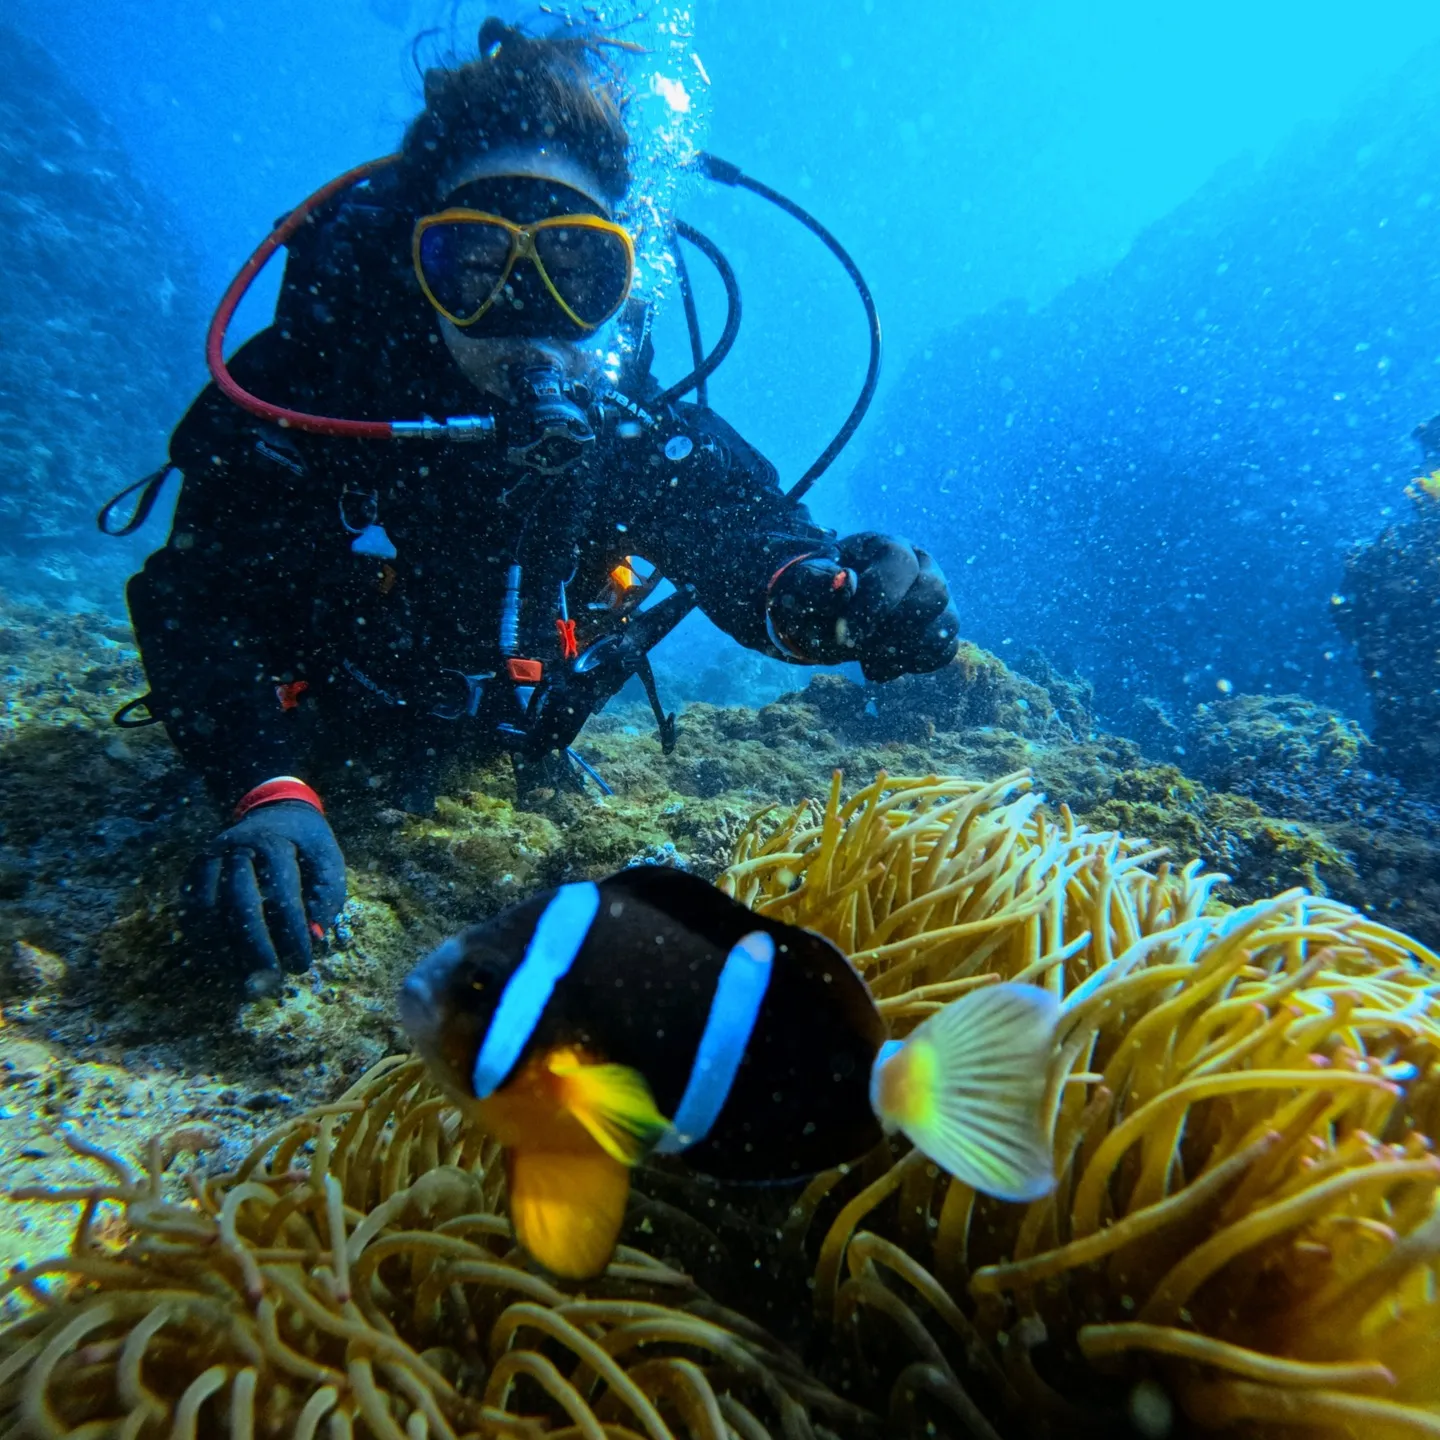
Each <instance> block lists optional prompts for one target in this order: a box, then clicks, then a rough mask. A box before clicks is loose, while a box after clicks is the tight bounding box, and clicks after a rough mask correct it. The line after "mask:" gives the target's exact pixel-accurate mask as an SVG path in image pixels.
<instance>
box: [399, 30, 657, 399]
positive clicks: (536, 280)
mask: <svg viewBox="0 0 1440 1440" xmlns="http://www.w3.org/2000/svg"><path fill="white" fill-rule="evenodd" d="M598 56H599V51H598V46H597V44H596V42H595V40H594V38H593V37H589V36H586V35H584V34H580V33H562V34H560V35H556V36H548V37H544V38H536V37H532V36H528V35H525V34H524V33H523V32H521V31H519V30H517V29H514V28H512V27H510V26H507V25H505V24H503V23H501V22H500V21H498V20H494V19H489V20H486V21H485V23H484V25H482V26H481V29H480V55H479V57H478V58H477V59H475V60H472V61H470V62H468V63H467V64H464V65H461V66H458V67H455V68H437V69H432V70H429V71H427V72H426V75H425V109H424V110H423V111H422V112H421V113H420V115H418V116H417V117H416V119H415V120H414V121H413V122H412V124H411V126H410V128H409V130H408V132H407V133H406V136H405V142H404V145H403V148H402V166H403V170H404V174H405V179H406V182H407V188H408V190H409V192H410V194H411V195H413V196H414V197H415V205H416V211H417V224H416V227H415V232H414V237H413V246H412V251H413V253H412V260H413V263H414V267H415V272H416V275H417V277H418V279H419V282H420V285H421V288H422V290H423V291H424V293H425V295H426V298H427V299H428V300H429V301H430V303H431V305H433V306H434V308H435V310H436V312H437V324H438V325H439V328H440V333H441V336H442V338H443V339H444V341H445V344H446V347H447V348H448V349H449V351H450V354H451V355H452V356H453V357H454V359H455V361H456V363H457V364H458V365H459V367H460V368H461V370H462V371H463V372H464V373H465V375H466V376H467V377H468V378H469V379H470V380H471V381H472V383H474V384H475V385H477V386H478V387H479V388H480V389H482V390H485V391H488V392H490V393H492V394H494V395H497V396H498V397H500V398H501V399H504V400H510V399H512V398H513V389H512V383H511V380H512V377H513V376H514V375H515V374H518V373H519V372H520V370H522V369H523V368H524V367H527V366H536V365H547V366H553V367H555V368H557V369H559V370H560V371H561V372H562V373H564V374H565V375H567V376H569V377H571V378H576V379H583V378H585V377H586V376H587V375H588V374H589V373H590V372H591V371H592V370H593V369H594V368H595V366H596V363H597V362H596V359H595V356H594V351H595V348H596V347H595V344H594V340H595V336H596V332H597V331H598V330H599V329H600V327H601V326H603V325H604V323H605V322H606V321H607V320H609V319H610V317H611V316H612V315H614V314H615V313H616V311H617V310H618V309H619V308H620V306H621V305H622V304H623V303H624V300H625V297H626V295H627V294H628V291H629V285H630V280H631V276H632V273H633V268H634V251H633V246H632V245H631V242H630V238H629V236H628V234H626V232H625V231H624V230H623V228H622V227H620V226H619V225H618V224H616V223H615V212H616V210H617V208H618V206H619V204H620V202H621V200H622V198H623V196H624V194H625V192H626V189H627V187H628V184H629V179H630V174H629V166H628V161H627V158H626V157H627V152H628V145H629V139H628V135H627V133H626V130H625V124H624V119H623V108H624V96H623V90H622V88H621V84H620V81H619V79H618V77H617V76H616V75H615V74H614V73H613V72H612V71H611V70H609V69H608V68H607V67H606V66H605V65H604V64H603V62H601V61H600V60H599V58H598Z"/></svg>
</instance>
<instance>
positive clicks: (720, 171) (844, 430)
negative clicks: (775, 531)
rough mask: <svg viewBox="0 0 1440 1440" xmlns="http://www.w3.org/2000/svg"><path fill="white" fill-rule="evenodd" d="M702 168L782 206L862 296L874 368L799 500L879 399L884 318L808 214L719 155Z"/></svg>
mask: <svg viewBox="0 0 1440 1440" xmlns="http://www.w3.org/2000/svg"><path fill="white" fill-rule="evenodd" d="M700 164H701V166H702V167H703V168H704V170H705V173H706V174H707V175H708V176H709V177H710V179H712V180H714V181H717V182H718V183H719V184H721V185H739V186H741V187H742V188H744V189H746V190H750V191H752V192H753V193H754V194H756V195H759V196H760V197H761V198H762V199H765V200H768V201H769V202H770V203H771V204H772V205H775V206H778V207H779V208H780V209H781V210H783V211H784V212H785V213H786V214H787V215H789V216H791V217H792V218H793V219H796V220H798V221H799V222H800V223H801V224H802V225H803V226H804V227H805V228H806V229H807V230H809V231H810V232H811V234H813V235H815V236H816V237H817V238H818V239H820V240H822V241H823V242H824V243H825V245H826V247H827V248H828V249H829V251H830V253H831V254H832V255H834V257H835V258H836V259H837V260H838V261H839V262H840V263H841V265H843V266H844V267H845V273H846V274H847V275H848V276H849V277H850V283H851V284H852V285H854V287H855V291H856V293H857V294H858V295H859V296H860V303H861V304H862V305H863V306H864V307H865V321H866V324H867V325H868V326H869V328H870V364H869V366H868V367H867V369H866V371H865V383H864V384H863V385H862V386H861V387H860V395H859V397H858V398H857V399H856V401H855V403H854V405H852V406H851V407H850V413H849V415H847V416H846V417H845V423H844V424H843V425H842V426H841V427H840V428H839V430H837V431H836V432H835V438H834V439H833V440H831V441H830V443H829V444H828V445H827V446H826V447H825V448H824V449H823V450H822V451H821V452H820V454H819V455H818V456H817V457H816V459H815V461H814V463H813V464H812V465H811V466H810V468H809V469H808V470H807V471H806V472H805V473H804V474H803V475H802V476H801V477H800V478H799V479H798V480H797V481H796V482H795V483H794V485H792V486H791V487H790V490H789V492H788V494H789V497H790V499H792V500H798V499H800V498H801V496H803V495H804V494H805V492H806V491H807V490H809V488H810V487H811V486H812V485H813V484H814V483H815V482H816V480H818V479H819V478H820V476H821V475H823V474H824V473H825V471H826V470H828V469H829V468H830V463H831V461H833V460H834V459H835V457H836V456H837V455H838V454H839V453H840V452H841V451H842V450H843V449H844V448H845V446H846V444H847V443H848V442H849V440H850V437H851V436H852V435H853V434H854V433H855V430H856V428H857V427H858V426H859V424H860V422H861V421H862V420H863V419H864V418H865V412H866V411H867V410H868V409H869V408H870V402H871V400H872V399H874V397H875V387H876V385H877V384H879V382H880V316H879V314H878V313H877V311H876V309H875V300H874V298H873V297H872V296H871V294H870V287H869V286H868V285H867V284H866V283H865V277H864V276H863V275H862V274H861V273H860V267H859V266H858V265H856V263H855V262H854V261H853V260H852V259H851V258H850V252H849V251H848V250H846V249H845V247H844V246H843V245H842V244H841V243H840V242H839V241H838V240H837V239H836V238H835V237H834V236H833V235H832V234H831V233H830V232H829V231H828V230H827V229H826V228H825V227H824V226H823V225H822V224H821V223H820V222H819V221H818V220H817V219H816V218H815V217H814V216H813V215H812V214H811V213H810V212H809V211H808V210H806V209H804V208H803V207H802V206H799V205H797V204H796V203H795V202H794V201H793V200H791V199H789V198H788V197H786V196H784V195H782V194H780V192H779V191H778V190H772V189H771V188H770V187H769V186H768V185H766V184H764V183H763V182H762V181H759V180H755V179H752V178H751V177H750V176H749V175H747V174H746V173H745V172H744V171H743V170H742V169H741V168H740V167H739V166H738V165H732V164H731V163H730V161H728V160H722V159H720V157H719V156H718V155H710V154H708V153H707V154H702V155H701V156H700ZM707 253H708V252H707Z"/></svg>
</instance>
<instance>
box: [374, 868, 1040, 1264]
mask: <svg viewBox="0 0 1440 1440" xmlns="http://www.w3.org/2000/svg"><path fill="white" fill-rule="evenodd" d="M1058 1010H1059V1006H1058V1002H1057V1000H1056V999H1055V997H1054V996H1053V995H1051V994H1050V993H1049V992H1048V991H1046V990H1043V989H1040V988H1039V987H1037V986H1033V985H1022V984H995V985H990V986H986V987H982V988H980V989H977V990H974V991H971V992H969V993H968V994H966V995H964V996H963V997H962V998H960V999H959V1000H956V1001H954V1002H953V1003H951V1004H949V1005H947V1006H946V1007H945V1008H944V1009H942V1010H939V1011H937V1012H936V1013H935V1014H933V1015H931V1016H930V1017H929V1018H928V1019H926V1020H925V1021H924V1022H923V1023H922V1024H921V1025H920V1026H919V1027H918V1028H917V1029H916V1030H914V1031H913V1032H912V1033H911V1034H910V1035H909V1037H908V1038H907V1039H905V1040H904V1041H903V1042H900V1041H895V1040H891V1039H889V1037H888V1035H887V1031H886V1026H885V1022H884V1020H883V1018H882V1017H881V1015H880V1012H879V1011H878V1010H877V1009H876V1007H875V1002H874V1000H873V999H872V998H871V995H870V992H869V990H868V989H867V988H866V985H865V982H864V981H863V980H862V979H861V978H860V976H859V974H857V973H856V971H855V969H854V968H853V967H852V966H851V964H850V962H849V961H848V960H847V959H846V958H845V956H844V955H843V954H842V953H841V952H840V951H839V950H838V949H836V947H835V946H834V945H832V944H831V943H830V942H829V941H828V940H825V939H823V938H822V937H820V936H819V935H815V934H812V933H811V932H810V931H808V930H801V929H798V928H796V927H795V926H791V925H785V924H781V923H780V922H778V921H774V920H767V919H765V918H763V917H762V916H759V915H756V914H755V913H754V912H753V911H751V910H748V909H746V907H745V906H743V905H741V904H739V903H737V902H736V901H734V900H732V899H730V898H729V897H728V896H726V895H724V894H722V893H721V892H720V891H719V890H717V889H716V888H715V887H714V886H713V885H709V884H707V883H706V882H705V881H703V880H700V879H698V878H696V877H695V876H693V875H688V874H686V873H685V872H683V871H679V870H671V869H666V868H662V867H660V866H639V867H636V868H633V869H629V870H622V871H620V873H619V874H617V875H612V876H611V877H610V878H609V879H607V880H601V881H600V882H598V883H589V882H586V883H578V884H570V885H562V886H561V887H560V888H559V889H557V890H551V891H549V892H547V893H545V894H542V895H537V896H535V897H534V898H533V899H530V900H527V901H525V902H524V903H523V904H520V905H516V906H514V907H513V908H511V909H509V910H506V911H505V912H504V913H502V914H500V915H498V916H496V917H495V918H494V919H493V920H490V921H488V922H487V923H486V924H483V925H476V926H472V927H471V928H470V929H468V930H465V931H464V932H462V933H461V934H460V935H458V936H455V937H454V938H453V939H451V940H448V941H446V942H445V943H444V944H443V945H441V946H440V947H439V948H438V949H437V950H435V951H434V952H433V953H432V954H431V955H430V956H429V957H428V958H426V959H425V960H423V961H422V962H421V963H420V964H419V965H418V966H417V967H416V968H415V969H414V970H413V971H412V972H411V973H410V975H409V976H408V978H407V979H406V980H405V983H404V986H403V988H402V990H401V995H400V1012H401V1017H402V1019H403V1021H404V1024H405V1027H406V1029H407V1031H408V1032H409V1034H410V1036H411V1038H412V1040H413V1041H414V1042H415V1045H416V1047H417V1049H418V1050H419V1051H420V1053H421V1054H422V1055H423V1056H424V1057H425V1058H426V1060H427V1061H428V1062H429V1064H430V1067H431V1069H432V1072H433V1073H434V1074H435V1075H436V1077H437V1078H438V1079H439V1081H440V1082H441V1084H442V1085H443V1086H444V1088H445V1089H446V1090H447V1091H448V1092H449V1093H450V1094H451V1095H452V1096H453V1097H454V1098H456V1099H457V1100H458V1101H460V1102H461V1103H462V1104H463V1105H465V1106H466V1107H468V1108H470V1109H471V1110H472V1112H473V1113H474V1115H475V1117H476V1119H477V1120H478V1121H479V1123H480V1124H482V1125H483V1126H484V1127H485V1128H486V1129H487V1130H488V1131H489V1132H490V1133H491V1134H492V1135H493V1136H494V1137H495V1138H496V1139H497V1140H499V1141H500V1143H501V1144H502V1145H503V1146H504V1149H505V1158H506V1166H507V1178H508V1182H509V1183H508V1192H509V1205H510V1218H511V1223H512V1225H513V1226H514V1230H515V1237H516V1239H517V1240H518V1242H519V1243H520V1245H521V1246H522V1247H523V1248H524V1249H525V1250H526V1251H527V1252H528V1253H529V1254H530V1255H531V1256H532V1257H533V1258H534V1259H535V1260H537V1261H538V1262H539V1263H540V1264H541V1265H543V1266H544V1267H545V1268H546V1269H548V1270H550V1271H551V1272H552V1273H554V1274H555V1275H558V1276H561V1277H564V1278H567V1279H575V1280H581V1279H587V1278H589V1277H591V1276H594V1275H597V1274H599V1273H600V1272H601V1271H602V1270H603V1269H604V1268H605V1266H606V1264H607V1263H608V1262H609V1260H610V1257H611V1255H612V1254H613V1253H614V1250H615V1245H616V1242H617V1239H618V1236H619V1233H620V1227H621V1223H622V1221H623V1219H624V1214H625V1203H626V1199H627V1197H628V1195H629V1190H630V1168H631V1167H632V1166H634V1165H636V1164H638V1163H639V1162H641V1161H642V1160H644V1159H645V1158H646V1157H647V1156H648V1155H651V1154H663V1155H679V1156H683V1157H684V1162H685V1163H686V1164H687V1165H689V1166H690V1167H692V1168H693V1169H694V1170H696V1171H698V1172H700V1173H702V1174H706V1175H712V1176H715V1177H717V1178H720V1179H727V1180H737V1181H778V1180H787V1179H791V1178H798V1177H803V1176H806V1175H812V1174H815V1173H818V1172H819V1171H821V1170H825V1169H828V1168H830V1167H831V1166H834V1165H839V1164H842V1163H844V1162H846V1161H851V1160H855V1159H857V1158H859V1157H860V1156H862V1155H864V1154H865V1153H866V1152H867V1151H868V1150H870V1149H871V1148H872V1147H873V1146H874V1145H875V1144H877V1143H878V1142H879V1140H880V1139H881V1136H882V1134H884V1133H892V1132H894V1131H896V1130H899V1131H902V1132H903V1133H904V1134H905V1135H906V1136H908V1137H909V1139H910V1140H911V1141H912V1142H913V1143H914V1144H915V1145H916V1146H917V1147H918V1148H919V1149H921V1150H923V1151H924V1152H925V1153H926V1154H927V1155H929V1156H930V1158H931V1159H933V1160H934V1161H935V1162H936V1163H937V1164H938V1165H940V1166H942V1167H943V1168H944V1169H946V1170H948V1171H949V1172H950V1173H951V1174H952V1175H955V1176H957V1177H958V1178H960V1179H961V1180H964V1181H966V1182H968V1183H969V1184H972V1185H974V1186H975V1187H976V1188H977V1189H980V1190H984V1191H986V1192H988V1193H990V1194H992V1195H997V1196H1000V1197H1002V1198H1006V1199H1012V1200H1029V1199H1034V1198H1036V1197H1038V1196H1040V1195H1043V1194H1045V1193H1046V1192H1047V1191H1048V1190H1049V1189H1050V1188H1051V1186H1052V1184H1053V1183H1054V1182H1053V1178H1052V1169H1051V1146H1050V1142H1049V1138H1048V1135H1047V1133H1046V1129H1045V1124H1044V1120H1043V1105H1042V1100H1043V1094H1044V1090H1045V1077H1046V1069H1047V1063H1048V1061H1049V1059H1050V1056H1051V1053H1052V1050H1053V1045H1054V1033H1055V1026H1056V1021H1057V1018H1058Z"/></svg>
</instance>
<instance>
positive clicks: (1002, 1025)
mask: <svg viewBox="0 0 1440 1440" xmlns="http://www.w3.org/2000/svg"><path fill="white" fill-rule="evenodd" d="M1059 1013H1060V1003H1059V1001H1058V1000H1057V999H1056V998H1055V997H1054V996H1053V995H1051V994H1050V993H1049V991H1047V990H1042V989H1040V988H1039V987H1038V986H1035V985H1019V984H1002V985H990V986H987V987H986V988H984V989H983V990H974V991H971V992H970V994H968V995H964V996H962V997H961V998H960V999H959V1000H956V1001H954V1002H953V1003H952V1004H950V1005H947V1006H946V1007H945V1008H944V1009H943V1010H940V1011H937V1012H936V1013H935V1014H934V1015H932V1016H931V1017H930V1018H929V1019H928V1020H926V1021H925V1023H924V1024H923V1025H921V1026H920V1027H919V1028H918V1029H916V1030H915V1031H914V1032H913V1033H912V1034H911V1035H910V1037H909V1038H908V1039H907V1040H906V1041H905V1042H904V1044H902V1045H899V1046H898V1047H894V1048H893V1049H892V1047H891V1046H886V1047H885V1049H884V1050H882V1051H881V1054H880V1058H879V1059H878V1060H877V1061H876V1064H875V1071H874V1074H873V1076H872V1078H871V1082H870V1095H871V1103H872V1105H873V1106H874V1108H875V1113H876V1115H877V1116H878V1117H879V1118H880V1121H881V1123H882V1124H883V1125H885V1127H886V1128H887V1129H889V1130H900V1131H902V1132H903V1133H904V1134H905V1135H906V1136H907V1137H908V1138H909V1139H910V1140H911V1141H912V1142H913V1143H914V1144H915V1146H916V1148H917V1149H920V1150H923V1151H924V1152H925V1153H926V1154H927V1155H928V1156H929V1157H930V1158H931V1159H932V1160H933V1161H935V1163H936V1164H937V1165H939V1166H941V1167H943V1168H944V1169H946V1170H948V1171H949V1172H950V1173H951V1174H952V1175H954V1176H955V1177H956V1178H957V1179H960V1180H963V1181H965V1183H966V1184H968V1185H973V1186H974V1187H975V1188H976V1189H977V1190H983V1191H985V1192H986V1193H987V1194H990V1195H996V1196H999V1197H1000V1198H1001V1199H1002V1200H1035V1199H1038V1198H1039V1197H1040V1196H1041V1195H1044V1194H1047V1193H1048V1192H1049V1191H1050V1190H1051V1189H1052V1188H1053V1186H1054V1184H1055V1178H1054V1164H1053V1158H1052V1143H1051V1138H1050V1136H1049V1135H1048V1134H1046V1133H1045V1129H1044V1115H1043V1112H1042V1109H1041V1107H1042V1104H1043V1101H1044V1095H1045V1080H1046V1071H1047V1069H1048V1067H1049V1063H1050V1058H1051V1054H1052V1051H1053V1049H1054V1043H1055V1027H1056V1023H1057V1021H1058V1019H1059Z"/></svg>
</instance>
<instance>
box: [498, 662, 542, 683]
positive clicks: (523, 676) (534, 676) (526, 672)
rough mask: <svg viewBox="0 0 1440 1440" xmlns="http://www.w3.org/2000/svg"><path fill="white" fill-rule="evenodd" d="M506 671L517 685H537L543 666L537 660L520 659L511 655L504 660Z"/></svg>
mask: <svg viewBox="0 0 1440 1440" xmlns="http://www.w3.org/2000/svg"><path fill="white" fill-rule="evenodd" d="M505 669H506V672H507V673H508V674H509V676H510V678H511V679H512V680H513V681H515V683H516V684H517V685H538V684H539V683H540V677H541V676H542V675H543V674H544V673H545V667H544V666H543V665H542V664H541V663H540V662H539V661H538V660H521V659H519V658H518V657H517V656H513V655H512V656H511V657H510V658H509V659H508V660H507V661H506V662H505Z"/></svg>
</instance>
